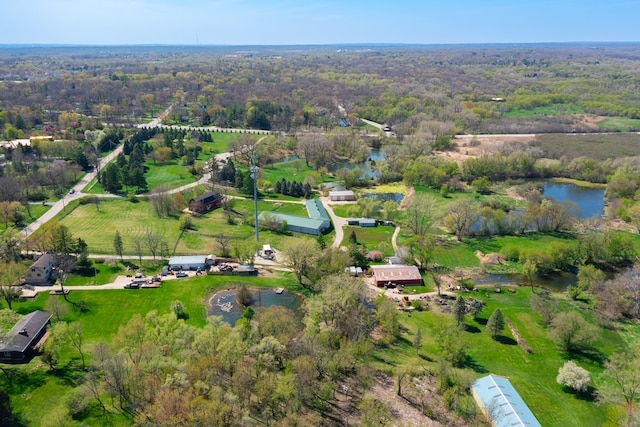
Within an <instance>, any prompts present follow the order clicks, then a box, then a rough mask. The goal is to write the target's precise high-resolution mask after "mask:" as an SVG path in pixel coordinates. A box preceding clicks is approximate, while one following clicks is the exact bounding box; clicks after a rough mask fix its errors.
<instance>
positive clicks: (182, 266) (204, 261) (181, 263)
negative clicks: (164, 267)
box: [169, 255, 216, 270]
mask: <svg viewBox="0 0 640 427" xmlns="http://www.w3.org/2000/svg"><path fill="white" fill-rule="evenodd" d="M215 263H216V259H215V257H214V256H213V255H191V256H172V257H171V258H169V268H170V269H172V270H197V269H198V268H199V269H201V270H204V269H205V268H207V267H208V266H210V265H214V264H215Z"/></svg>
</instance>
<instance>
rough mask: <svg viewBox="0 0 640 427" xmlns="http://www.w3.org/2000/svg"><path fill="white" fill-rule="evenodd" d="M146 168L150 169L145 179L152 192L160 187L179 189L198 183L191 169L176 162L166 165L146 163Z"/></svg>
mask: <svg viewBox="0 0 640 427" xmlns="http://www.w3.org/2000/svg"><path fill="white" fill-rule="evenodd" d="M145 166H146V167H147V168H148V171H147V173H146V174H145V177H146V179H147V185H148V187H149V189H151V190H153V189H154V188H156V187H157V186H159V185H166V186H168V187H169V188H178V187H182V186H183V185H186V184H191V183H192V182H195V181H196V177H195V176H193V175H192V174H191V173H190V172H189V167H188V166H183V165H181V164H180V162H179V161H176V160H173V161H171V162H169V163H167V164H164V165H161V164H155V163H153V162H146V163H145Z"/></svg>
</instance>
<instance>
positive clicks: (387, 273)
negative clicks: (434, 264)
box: [371, 265, 422, 286]
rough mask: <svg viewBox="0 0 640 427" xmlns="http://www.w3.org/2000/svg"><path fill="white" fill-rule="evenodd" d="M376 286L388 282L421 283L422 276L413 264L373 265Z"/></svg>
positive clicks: (397, 283) (399, 283)
mask: <svg viewBox="0 0 640 427" xmlns="http://www.w3.org/2000/svg"><path fill="white" fill-rule="evenodd" d="M371 269H372V270H373V277H374V278H375V283H376V286H384V285H386V284H388V283H393V284H395V285H421V284H422V276H421V275H420V270H418V267H416V266H415V265H373V266H371Z"/></svg>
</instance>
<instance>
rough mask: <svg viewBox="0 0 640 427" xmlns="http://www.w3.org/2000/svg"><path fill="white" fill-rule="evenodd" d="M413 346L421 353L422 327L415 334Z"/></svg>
mask: <svg viewBox="0 0 640 427" xmlns="http://www.w3.org/2000/svg"><path fill="white" fill-rule="evenodd" d="M413 348H415V349H416V353H419V352H420V349H421V348H422V329H420V328H418V330H417V331H416V333H415V335H414V336H413Z"/></svg>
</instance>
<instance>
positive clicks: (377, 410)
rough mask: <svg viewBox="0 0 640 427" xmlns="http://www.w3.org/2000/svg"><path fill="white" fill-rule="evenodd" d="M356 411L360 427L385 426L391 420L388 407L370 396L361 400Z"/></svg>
mask: <svg viewBox="0 0 640 427" xmlns="http://www.w3.org/2000/svg"><path fill="white" fill-rule="evenodd" d="M358 409H359V410H360V425H361V426H363V427H379V426H386V425H389V424H390V423H391V421H392V420H393V417H392V415H391V410H390V409H389V407H388V406H387V405H386V404H384V403H383V402H380V401H379V400H377V399H375V398H373V397H370V396H367V397H365V398H364V399H362V401H361V402H360V404H359V405H358Z"/></svg>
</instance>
